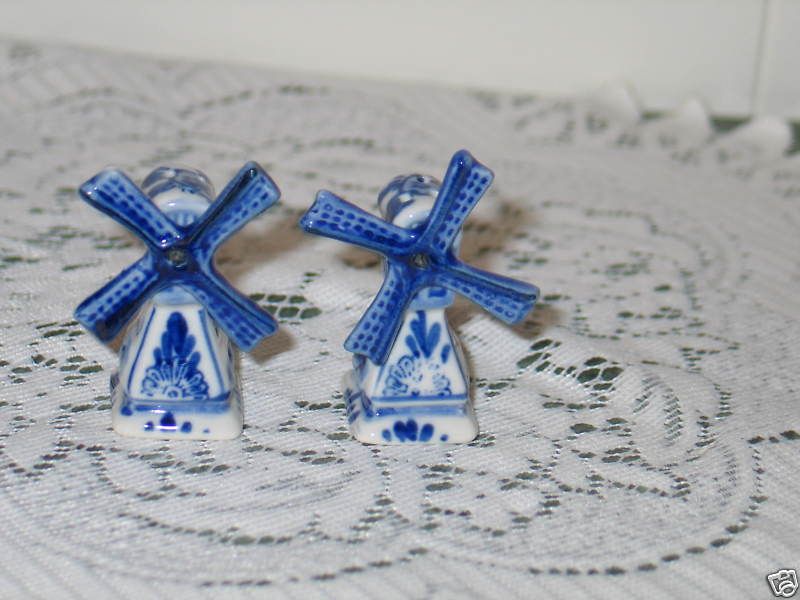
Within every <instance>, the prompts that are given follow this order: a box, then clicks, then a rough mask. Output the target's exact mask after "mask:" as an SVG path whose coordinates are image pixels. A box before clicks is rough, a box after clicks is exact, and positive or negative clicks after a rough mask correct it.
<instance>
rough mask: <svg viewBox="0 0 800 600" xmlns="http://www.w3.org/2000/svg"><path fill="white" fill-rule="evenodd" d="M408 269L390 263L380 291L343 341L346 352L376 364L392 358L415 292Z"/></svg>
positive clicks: (400, 264)
mask: <svg viewBox="0 0 800 600" xmlns="http://www.w3.org/2000/svg"><path fill="white" fill-rule="evenodd" d="M408 271H409V269H408V267H406V266H405V265H404V264H402V263H398V262H394V261H392V262H388V263H387V267H386V279H384V281H383V285H382V286H381V289H380V290H379V291H378V294H377V295H376V296H375V299H374V300H373V301H372V304H370V305H369V308H368V309H367V311H366V312H365V313H364V315H363V316H362V317H361V320H360V321H359V322H358V324H357V325H356V327H355V329H353V331H352V333H350V335H349V336H348V337H347V339H346V340H345V342H344V347H345V350H348V351H349V352H353V353H355V354H363V355H365V356H367V357H368V358H369V359H370V360H371V361H372V362H374V363H375V364H379V365H380V364H383V363H384V362H386V359H387V358H389V352H390V350H391V348H392V344H393V343H394V340H395V338H396V337H397V334H398V333H399V332H400V327H401V325H402V321H403V315H404V313H405V310H406V307H407V306H408V303H409V302H410V301H411V297H412V295H413V293H414V292H415V291H416V290H415V289H414V285H413V284H412V281H413V275H411V274H410V273H409V272H408Z"/></svg>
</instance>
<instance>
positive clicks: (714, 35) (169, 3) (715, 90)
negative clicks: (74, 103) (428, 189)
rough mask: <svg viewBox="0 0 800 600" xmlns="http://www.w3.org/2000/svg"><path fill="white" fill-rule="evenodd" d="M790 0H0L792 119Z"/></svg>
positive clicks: (73, 36) (28, 20) (145, 32)
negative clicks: (625, 90) (610, 87)
mask: <svg viewBox="0 0 800 600" xmlns="http://www.w3.org/2000/svg"><path fill="white" fill-rule="evenodd" d="M798 30H800V0H496V1H490V0H462V1H455V0H429V1H422V0H409V1H399V0H387V1H384V2H378V1H368V0H341V1H338V2H333V1H325V0H294V1H292V0H261V1H259V0H227V1H226V2H221V1H218V0H138V1H136V2H134V1H129V0H71V1H69V2H60V1H52V0H50V1H48V0H0V35H6V36H12V37H16V38H18V39H27V40H32V41H38V42H68V43H73V44H80V45H85V46H94V47H102V48H109V49H116V50H124V51H134V52H138V53H146V54H150V55H158V56H163V57H188V58H200V59H211V60H217V61H240V62H249V63H258V64H263V65H269V66H273V67H280V68H283V69H302V70H304V71H310V72H319V73H325V74H329V75H344V76H356V77H367V78H372V79H388V80H395V81H413V82H440V83H446V84H455V85H459V86H468V87H479V88H489V89H496V90H511V91H524V92H531V93H537V94H547V95H564V94H581V93H585V92H590V91H592V90H594V89H596V88H597V87H600V86H602V85H605V84H619V83H622V84H626V85H628V86H629V88H630V89H631V90H632V91H633V92H634V94H635V96H636V97H637V99H638V100H639V102H640V103H641V105H642V107H643V108H644V109H645V110H651V111H661V110H669V109H671V108H674V107H676V106H678V105H679V104H681V103H682V102H683V101H684V100H686V99H687V98H688V97H696V98H698V99H700V100H702V101H703V102H704V103H705V104H706V106H707V107H708V108H709V109H710V111H711V112H712V113H713V114H715V115H717V116H730V117H743V116H747V115H751V114H772V115H778V116H783V117H790V118H793V119H800V36H798V34H797V32H798Z"/></svg>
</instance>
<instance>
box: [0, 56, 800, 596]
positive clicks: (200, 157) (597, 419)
mask: <svg viewBox="0 0 800 600" xmlns="http://www.w3.org/2000/svg"><path fill="white" fill-rule="evenodd" d="M0 131H2V137H1V138H0V281H2V284H0V293H1V294H2V298H3V300H2V303H0V417H1V419H0V422H2V433H0V438H1V439H0V543H1V544H2V546H0V547H2V549H3V556H4V560H3V561H2V563H0V596H2V597H4V598H17V597H46V598H50V597H58V598H64V599H66V598H87V597H114V598H173V597H190V596H191V597H193V598H212V597H213V598H225V597H264V596H269V597H285V598H295V597H297V598H299V597H309V596H311V597H332V598H340V597H341V598H344V597H348V598H349V597H356V596H359V595H365V596H366V595H369V596H370V597H381V598H388V599H391V598H428V597H435V598H455V597H458V598H464V597H468V598H483V597H496V596H497V595H503V596H505V597H509V598H517V597H519V598H529V597H532V596H542V597H549V598H565V599H567V598H569V599H573V598H576V597H594V598H620V597H647V598H662V597H663V598H667V597H682V598H691V597H704V598H708V597H730V598H734V597H750V598H759V597H763V598H768V597H771V593H770V591H769V588H768V586H767V582H766V576H767V574H768V573H770V572H773V571H777V570H778V569H780V568H800V542H798V539H800V536H798V534H799V533H800V526H799V525H798V520H797V518H796V516H797V514H798V510H800V484H798V458H797V456H798V450H800V443H799V442H798V439H800V411H798V390H800V375H799V374H800V353H798V351H797V349H796V342H797V340H798V339H800V322H799V319H798V317H800V293H798V292H800V262H799V261H800V259H799V257H800V242H799V241H798V235H797V231H798V226H799V225H800V223H799V222H798V221H799V219H798V202H800V160H798V158H797V157H795V156H792V155H786V153H785V150H786V148H787V147H788V146H789V144H790V134H789V128H788V127H787V126H786V125H785V124H784V123H782V122H780V121H775V120H770V119H760V120H758V121H756V122H753V123H751V124H748V125H744V126H742V127H739V128H737V129H734V130H732V131H727V132H724V133H721V132H717V131H714V129H713V128H712V126H711V125H710V121H709V119H708V117H707V115H706V114H705V113H704V111H703V110H702V107H701V106H700V105H699V104H698V103H696V102H688V103H687V104H686V105H685V106H683V107H681V108H680V109H679V110H677V111H676V112H675V113H674V114H671V115H668V116H664V117H661V118H658V119H652V118H644V117H643V116H642V115H641V114H640V113H639V111H638V110H637V108H636V105H635V103H634V102H633V101H632V99H631V98H630V96H629V95H628V94H626V92H625V91H624V90H622V89H608V90H606V91H605V92H604V93H602V94H597V95H595V96H592V97H587V98H573V99H565V98H561V99H559V98H556V99H552V98H535V97H529V96H510V95H504V94H495V93H491V92H475V91H463V90H451V89H447V88H444V87H441V88H437V87H414V86H400V85H394V84H383V83H374V82H373V83H369V82H358V81H347V80H335V79H325V78H321V77H313V76H306V75H298V74H294V73H281V72H275V71H268V70H262V69H258V68H254V67H248V66H235V65H233V66H231V65H228V66H226V65H221V64H201V63H188V62H172V61H157V60H152V59H143V58H137V57H131V56H126V55H115V54H108V53H101V52H96V51H86V50H79V49H72V48H63V47H45V46H32V45H29V44H22V43H15V42H12V41H5V42H0ZM461 147H465V148H468V149H470V150H471V152H472V153H473V154H474V155H475V156H476V157H477V158H478V159H479V160H481V162H483V163H484V164H486V165H488V166H489V167H491V168H492V169H493V170H494V171H495V175H496V178H495V184H494V186H493V188H492V190H491V191H490V192H489V193H488V194H487V196H486V197H485V198H484V200H483V201H482V202H481V204H480V206H479V207H478V208H477V209H476V210H475V212H474V214H473V215H472V216H471V217H470V220H469V221H468V226H467V227H466V229H465V232H464V238H463V245H462V257H463V258H464V259H465V260H467V261H468V262H471V263H473V264H476V265H479V266H482V267H484V268H488V269H491V270H494V271H498V272H501V273H505V274H508V275H510V276H513V277H516V278H520V279H524V280H527V281H530V282H532V283H536V284H537V285H539V286H540V288H541V289H542V292H543V296H542V301H541V302H540V304H539V305H538V306H537V308H536V309H535V311H534V312H533V313H532V314H531V316H530V317H529V318H528V319H527V320H526V321H525V322H523V323H522V324H520V325H518V326H516V327H513V328H509V327H507V326H505V325H503V324H502V323H499V322H497V321H496V320H493V319H492V318H491V317H490V316H488V315H487V314H485V313H484V312H482V311H481V310H479V309H476V308H475V307H474V306H472V305H470V304H469V303H467V302H462V301H458V302H457V303H456V304H455V305H454V306H453V307H452V308H451V309H450V319H451V322H452V324H453V326H454V328H455V329H456V331H457V332H458V333H459V335H460V338H461V340H462V342H463V345H464V347H465V350H466V353H467V355H468V357H469V362H470V364H471V367H472V375H473V396H474V400H475V405H476V411H477V415H478V419H479V421H480V425H481V434H480V436H479V437H478V438H477V439H476V440H475V441H474V442H473V443H470V444H466V445H461V446H457V445H442V446H402V447H400V446H396V447H395V446H393V447H370V446H366V445H362V444H360V443H357V442H355V441H353V440H352V439H351V438H350V437H349V435H348V430H347V425H346V418H345V414H344V407H343V403H342V395H341V394H342V386H341V379H342V376H343V375H344V373H345V372H346V371H347V369H348V367H349V364H350V355H349V354H348V353H346V352H345V351H344V350H343V348H342V346H341V344H342V342H343V340H344V338H345V337H346V335H347V333H348V331H349V330H350V328H351V327H352V326H353V325H354V324H355V322H356V321H357V320H358V317H359V316H360V314H361V313H362V311H363V310H364V309H365V307H366V306H367V304H368V303H369V301H370V299H371V297H372V295H373V294H374V292H375V291H376V290H377V289H378V287H379V285H380V281H381V270H380V266H379V261H378V260H377V258H376V257H375V256H374V255H372V254H369V253H367V252H362V251H360V250H357V249H353V248H350V247H347V246H346V245H344V244H340V243H337V242H335V241H332V240H327V239H323V238H316V237H313V236H306V235H304V234H303V233H302V232H301V231H300V230H299V229H298V228H297V227H296V226H295V224H296V221H297V219H298V218H299V216H300V215H301V214H302V212H303V210H304V208H306V207H307V206H308V205H309V204H310V203H311V201H312V199H313V197H314V194H315V192H316V190H318V189H320V188H327V189H331V190H333V191H335V192H337V193H339V194H341V195H343V196H344V197H346V198H348V199H349V200H350V201H352V202H354V203H356V204H358V205H360V206H362V207H364V208H372V207H373V206H374V202H375V197H376V194H377V192H378V190H379V189H380V188H381V187H382V186H383V185H384V184H385V183H386V182H388V181H389V180H390V179H391V178H392V177H393V176H394V175H397V174H399V173H403V172H414V171H419V172H424V173H430V174H433V175H437V176H441V174H442V173H443V172H444V169H445V168H446V166H447V162H448V160H449V157H450V156H451V155H452V153H453V152H454V151H455V150H457V149H458V148H461ZM251 159H252V160H256V161H258V162H260V163H261V164H262V165H263V166H264V167H265V168H266V169H267V170H268V171H269V173H270V174H271V175H272V177H273V178H274V179H275V180H276V182H277V183H278V185H279V186H280V187H281V189H282V191H283V196H282V199H281V203H280V205H278V206H276V207H274V208H273V209H271V210H270V211H268V212H267V213H265V214H264V215H263V216H261V217H259V218H258V219H256V220H255V221H253V222H252V223H251V224H249V225H248V226H247V227H246V228H245V229H244V230H243V231H242V232H240V233H239V234H238V235H237V236H235V237H234V238H233V239H232V240H231V241H230V242H228V243H227V244H226V245H225V246H224V247H223V249H222V251H221V252H220V255H219V257H218V258H219V261H218V264H219V268H220V270H221V272H222V273H223V274H224V275H225V276H226V277H227V278H229V279H230V280H232V281H233V282H234V283H235V285H236V286H237V287H238V288H240V289H241V290H244V291H245V292H246V293H247V294H250V295H251V297H253V298H255V299H256V300H257V301H258V302H259V303H261V304H262V305H263V306H265V307H272V308H271V310H273V311H276V313H277V315H278V316H279V317H280V322H281V330H280V333H279V334H277V335H276V336H274V337H272V338H269V339H268V340H266V341H265V342H264V343H262V344H261V345H260V346H259V347H258V348H257V349H256V350H255V351H254V352H253V353H251V354H249V355H245V356H243V357H242V360H241V372H242V379H243V394H244V398H245V421H246V429H245V432H244V434H243V435H242V436H241V438H239V439H237V440H234V441H228V442H163V441H149V440H136V439H126V438H121V437H119V436H117V435H115V434H114V433H113V431H112V430H111V428H110V406H109V396H108V378H109V374H110V373H111V372H112V371H113V370H114V368H115V365H116V355H115V352H114V350H113V349H112V348H109V347H106V346H104V345H103V344H101V343H100V342H99V341H98V340H96V339H94V338H93V337H92V336H91V335H89V334H88V333H86V332H85V331H83V330H82V329H81V327H80V326H79V325H78V324H77V323H76V322H75V321H74V320H73V319H72V316H71V315H72V311H73V309H74V307H75V306H76V305H77V304H78V303H79V302H80V301H81V300H82V299H83V298H84V297H85V296H86V295H88V294H89V293H90V292H92V291H94V290H95V289H96V288H98V287H99V286H100V285H101V284H102V283H104V282H105V281H107V280H108V279H109V278H110V277H112V276H113V275H115V274H116V273H118V272H119V271H120V270H121V269H122V268H124V267H125V266H127V265H128V264H129V263H131V262H133V261H134V260H135V259H136V258H138V256H139V255H140V254H141V252H142V246H141V244H140V243H139V241H138V240H136V239H135V238H134V237H133V236H132V235H130V234H128V233H127V232H125V231H124V230H122V228H121V227H120V226H118V225H117V224H115V223H114V222H113V221H111V220H110V219H108V218H107V217H105V216H104V215H102V214H100V213H98V212H96V211H94V210H92V209H91V208H90V207H89V206H87V205H86V204H85V203H83V202H81V201H80V199H79V198H78V197H77V195H76V193H75V190H76V188H77V187H78V186H79V185H80V183H81V182H83V181H84V180H85V179H87V178H88V177H90V176H91V175H93V174H94V173H95V172H97V171H99V170H100V169H101V168H103V167H104V166H106V165H108V164H114V165H116V166H119V167H121V168H123V169H124V170H126V172H128V173H129V174H131V176H132V177H134V179H137V180H141V179H142V178H143V177H144V176H145V175H146V174H147V173H148V172H149V170H150V169H152V168H154V167H156V166H158V165H161V164H174V163H179V164H186V165H190V166H193V167H196V168H200V169H202V170H203V171H205V172H206V173H207V174H208V175H209V176H210V177H211V179H212V180H213V181H214V182H215V183H216V184H217V186H218V187H219V186H221V185H222V184H223V183H224V182H225V181H227V179H228V178H229V177H230V176H231V175H232V174H233V173H234V172H235V171H236V170H237V169H238V168H239V167H240V166H241V165H242V164H243V163H244V162H245V161H247V160H251ZM295 309H298V310H295Z"/></svg>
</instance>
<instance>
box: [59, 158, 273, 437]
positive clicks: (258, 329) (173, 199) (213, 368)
mask: <svg viewBox="0 0 800 600" xmlns="http://www.w3.org/2000/svg"><path fill="white" fill-rule="evenodd" d="M142 187H143V189H140V188H138V187H137V186H136V185H135V184H134V183H133V182H132V181H131V180H130V179H128V177H127V176H125V174H124V173H122V172H120V171H117V170H113V169H108V170H105V171H102V172H101V173H99V174H98V175H96V176H95V177H93V178H92V179H90V180H89V181H87V182H86V183H85V184H83V186H81V188H80V194H81V195H82V196H83V198H84V199H85V200H86V201H87V202H88V203H89V204H91V205H92V206H94V207H95V208H97V209H98V210H101V211H102V212H104V213H106V214H107V215H109V216H110V217H111V218H112V219H114V220H115V221H117V222H119V223H121V224H122V225H124V226H125V227H127V228H128V229H129V230H131V231H132V232H133V233H134V234H136V235H137V236H138V237H139V238H141V239H142V241H143V242H144V243H145V245H146V247H147V252H146V254H145V255H144V256H143V257H142V258H141V259H139V260H138V261H137V262H135V263H134V264H132V265H131V266H129V267H128V268H127V269H125V270H124V271H123V272H122V273H120V274H119V275H118V276H117V277H115V278H114V279H112V280H111V282H109V283H108V284H106V285H105V286H103V287H102V288H101V289H100V290H98V291H97V292H95V293H94V294H92V295H91V296H89V298H87V299H86V300H85V301H84V302H83V303H81V304H80V306H78V308H77V309H76V311H75V316H76V318H77V319H78V320H79V321H80V322H81V323H82V324H83V325H84V326H85V327H86V328H87V329H89V330H90V331H92V332H93V333H94V334H95V335H97V337H99V338H100V339H101V340H103V341H107V340H110V339H112V338H114V337H115V336H116V335H117V334H118V333H119V332H120V331H121V330H122V329H123V328H124V327H125V326H126V325H127V324H128V323H129V322H130V321H131V320H133V321H134V322H133V324H132V325H131V326H130V327H129V328H128V330H127V332H126V335H125V338H124V341H123V343H122V346H121V351H120V368H119V371H118V372H117V373H115V375H114V376H113V377H112V419H113V424H114V428H115V429H116V430H117V431H118V432H120V433H122V434H125V435H133V436H143V437H161V438H163V437H167V438H170V437H176V438H194V439H220V438H231V437H235V436H236V435H238V434H239V433H240V432H241V429H242V412H241V402H240V399H239V386H238V380H237V376H236V373H235V372H234V364H233V349H232V347H231V341H232V342H233V343H235V344H236V345H237V346H239V347H240V348H242V349H244V350H250V349H252V348H253V347H254V346H255V345H256V344H257V343H258V342H259V341H260V340H261V339H263V338H264V337H267V336H269V335H271V334H273V333H274V332H275V331H276V329H277V324H276V322H275V320H274V319H273V318H272V317H271V316H270V315H269V313H267V312H265V311H263V310H262V309H261V308H259V307H258V305H256V304H255V303H254V302H252V301H251V300H250V299H248V298H247V297H245V296H243V295H242V294H240V293H239V292H237V291H236V290H235V289H234V288H233V287H232V286H231V285H230V284H229V283H228V282H227V281H226V280H225V279H224V278H223V277H222V276H221V275H220V274H219V273H218V272H217V271H216V269H215V268H214V263H213V259H214V253H215V252H216V250H217V248H219V246H220V245H221V244H222V243H223V242H224V241H225V240H227V239H228V238H229V237H230V236H231V235H233V234H234V233H235V232H236V231H237V230H239V229H240V228H241V227H243V226H244V225H245V224H246V223H247V222H248V221H249V220H250V219H252V218H253V217H255V216H256V215H258V214H260V213H261V212H263V211H264V210H266V209H267V208H269V207H270V206H272V205H273V204H274V203H275V202H276V201H277V200H278V198H279V196H280V192H279V190H278V188H277V186H276V185H275V183H274V182H273V181H272V180H271V179H270V178H269V176H268V175H267V174H266V173H265V172H264V171H263V169H261V167H259V166H258V165H257V164H256V163H252V162H251V163H247V164H246V165H245V166H244V167H243V168H242V169H241V170H240V171H239V173H238V174H237V175H236V177H234V178H233V180H232V181H231V182H230V183H229V184H228V185H227V186H226V187H225V189H224V190H223V191H222V193H221V194H220V195H219V196H218V197H217V199H216V200H214V201H213V202H212V201H211V198H212V197H213V187H212V186H211V183H210V181H209V180H208V178H206V176H205V175H203V174H202V173H200V172H199V171H195V170H191V169H173V168H170V167H160V168H158V169H156V170H155V171H153V172H152V173H151V174H150V175H149V176H148V177H147V178H146V179H145V180H144V182H143V186H142ZM137 315H138V317H137ZM134 317H137V318H136V319H134Z"/></svg>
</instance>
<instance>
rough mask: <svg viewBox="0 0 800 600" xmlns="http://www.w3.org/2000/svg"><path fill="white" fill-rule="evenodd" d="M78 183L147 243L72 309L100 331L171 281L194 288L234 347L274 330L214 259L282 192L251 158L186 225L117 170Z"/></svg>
mask: <svg viewBox="0 0 800 600" xmlns="http://www.w3.org/2000/svg"><path fill="white" fill-rule="evenodd" d="M80 191H81V195H82V196H83V197H84V199H86V201H87V202H89V204H91V205H92V206H95V207H96V208H98V209H99V210H101V211H103V212H104V213H106V214H108V215H109V216H111V217H112V218H113V219H115V220H116V221H118V222H119V223H121V224H123V225H125V226H126V227H127V228H129V229H130V230H131V231H133V232H134V233H135V234H136V235H138V236H139V237H140V238H142V240H143V241H145V243H146V244H147V246H148V250H149V252H148V253H147V254H146V255H145V256H144V257H143V258H142V259H140V260H139V261H137V262H136V263H134V264H133V265H132V266H130V267H129V268H127V269H126V270H125V271H123V272H122V273H121V274H120V275H118V276H117V277H116V278H115V279H113V280H112V281H111V282H110V283H109V284H107V285H106V286H104V287H103V288H101V289H100V290H99V291H97V292H96V293H94V294H93V295H91V296H90V297H89V298H87V299H86V300H85V301H84V302H83V303H81V305H80V306H78V308H77V310H76V311H75V316H76V318H77V319H78V321H80V322H81V323H82V324H83V325H84V326H85V327H86V328H87V329H89V330H90V331H92V332H93V333H94V334H95V335H97V336H98V337H99V338H100V339H102V340H104V341H106V340H109V339H112V338H113V337H114V336H116V335H117V333H119V331H120V330H121V329H122V327H124V326H125V324H126V323H127V322H128V321H129V320H130V319H131V318H132V317H133V316H134V315H135V313H136V311H137V310H138V309H139V307H140V306H141V305H142V304H143V303H144V302H145V301H146V300H147V299H148V298H150V297H151V296H152V295H153V294H155V293H156V292H158V291H160V290H162V289H164V288H166V287H169V286H172V285H179V286H181V287H183V288H184V289H186V290H187V291H189V292H190V293H192V294H193V295H194V296H195V298H196V299H197V300H198V302H200V303H201V304H203V305H204V306H205V307H206V308H207V309H208V312H209V314H210V315H211V317H212V318H213V319H214V320H215V321H216V322H217V323H218V324H219V325H220V327H222V329H223V330H224V331H225V333H226V334H228V337H230V338H231V340H233V342H234V343H236V345H237V346H239V347H240V348H243V349H245V350H250V349H251V348H253V347H254V346H255V345H256V344H257V343H258V342H259V341H260V340H261V339H262V338H264V337H267V336H269V335H271V334H273V333H274V332H275V331H276V330H277V323H276V322H275V320H274V319H273V318H272V317H271V316H270V315H269V313H267V312H265V311H263V310H262V309H261V308H259V306H258V305H257V304H255V303H254V302H252V301H251V300H249V299H248V298H246V297H244V296H243V295H241V294H239V292H237V291H236V290H235V289H234V288H233V287H232V286H231V285H230V284H229V283H228V282H227V281H226V280H225V279H224V278H223V277H222V276H221V275H220V274H219V273H217V271H216V270H215V269H214V266H213V256H214V252H215V251H216V249H217V248H218V247H219V246H220V245H221V244H222V243H223V242H224V241H225V240H226V239H228V238H229V237H230V236H231V235H232V234H233V233H234V232H236V231H237V230H238V229H239V228H241V227H242V226H243V225H244V224H245V223H246V222H247V221H249V220H250V219H252V218H253V217H254V216H256V215H258V214H259V213H261V212H263V211H264V210H266V209H267V208H269V207H270V206H271V205H272V204H274V203H275V202H276V201H277V200H278V198H279V197H280V191H279V190H278V187H277V186H276V185H275V183H274V182H273V181H272V180H271V179H270V178H269V176H268V175H267V174H266V173H265V172H264V171H263V169H261V167H260V166H258V165H257V164H256V163H253V162H250V163H247V164H246V165H245V166H244V167H243V168H242V169H241V170H240V171H239V173H238V174H237V175H236V177H234V179H233V180H232V181H231V182H230V183H229V184H228V185H227V186H226V188H225V189H224V190H223V191H222V193H221V194H220V195H219V197H218V198H217V200H215V201H214V203H213V204H211V205H210V206H209V207H208V209H207V210H206V211H205V212H204V213H203V215H201V217H200V218H199V219H198V220H197V221H196V222H195V223H194V224H193V225H191V226H190V227H188V228H181V227H178V226H177V225H176V224H175V223H173V222H172V221H170V219H169V218H168V217H167V216H166V215H165V214H164V213H162V212H161V211H159V210H158V208H157V207H156V206H155V205H154V204H153V203H152V202H151V200H150V199H149V198H148V197H147V196H146V195H145V194H144V192H142V191H141V190H140V189H139V188H138V187H136V185H134V184H133V183H132V182H131V181H130V179H128V178H127V177H126V176H125V175H124V174H123V173H121V172H119V171H112V170H107V171H103V172H102V173H100V174H99V175H97V176H96V177H94V178H92V179H90V180H89V181H87V182H86V183H85V184H84V185H83V186H82V187H81V190H80Z"/></svg>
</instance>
